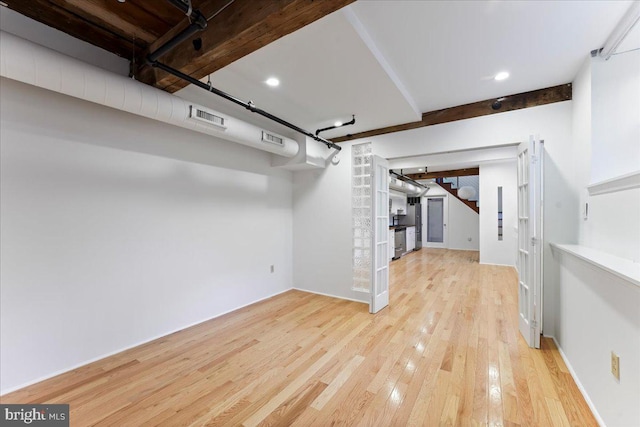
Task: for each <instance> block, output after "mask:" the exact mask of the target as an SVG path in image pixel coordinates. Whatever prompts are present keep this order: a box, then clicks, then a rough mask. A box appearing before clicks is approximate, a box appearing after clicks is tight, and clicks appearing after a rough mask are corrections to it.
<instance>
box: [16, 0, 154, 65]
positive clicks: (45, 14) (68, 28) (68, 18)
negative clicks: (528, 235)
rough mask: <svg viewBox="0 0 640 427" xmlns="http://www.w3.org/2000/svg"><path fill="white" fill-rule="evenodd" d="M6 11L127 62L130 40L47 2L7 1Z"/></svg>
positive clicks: (37, 0) (139, 41) (142, 43)
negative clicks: (34, 21)
mask: <svg viewBox="0 0 640 427" xmlns="http://www.w3.org/2000/svg"><path fill="white" fill-rule="evenodd" d="M8 7H9V8H10V9H12V10H14V11H16V12H18V13H20V14H22V15H25V16H27V17H29V18H31V19H34V20H36V21H39V22H42V23H43V24H45V25H48V26H50V27H53V28H56V29H58V30H60V31H63V32H65V33H67V34H69V35H71V36H73V37H76V38H78V39H80V40H83V41H85V42H87V43H90V44H93V45H95V46H100V47H102V48H103V49H106V50H108V51H109V52H113V53H115V54H116V55H119V56H122V57H125V58H127V59H130V58H131V51H132V48H133V46H132V40H131V39H127V38H125V37H122V36H121V35H119V34H115V33H113V32H112V31H110V30H109V29H107V28H103V27H101V26H99V25H96V24H95V23H94V22H91V21H89V20H87V19H85V18H84V17H82V16H79V15H77V14H75V13H73V12H71V11H70V10H68V9H67V8H66V7H61V6H60V5H57V4H55V3H53V2H50V1H47V0H30V1H11V2H8ZM141 45H143V46H146V43H144V41H142V40H137V41H136V47H137V48H140V46H141Z"/></svg>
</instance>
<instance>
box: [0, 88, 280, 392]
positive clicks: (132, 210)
mask: <svg viewBox="0 0 640 427" xmlns="http://www.w3.org/2000/svg"><path fill="white" fill-rule="evenodd" d="M1 86H2V97H1V105H0V108H1V110H2V116H1V127H0V129H1V134H0V141H1V146H0V148H1V153H2V156H1V157H2V159H1V161H2V167H1V179H0V184H1V187H0V191H1V193H0V195H1V200H2V203H1V215H0V218H1V222H0V231H1V233H0V234H1V242H0V244H1V247H0V250H1V252H2V260H1V263H2V264H1V268H0V274H1V275H0V281H1V286H0V292H1V294H0V295H1V297H0V300H1V309H0V316H1V317H0V327H1V329H0V340H1V341H0V343H1V345H0V347H1V357H0V363H1V365H0V378H1V381H2V382H1V388H2V391H3V392H7V391H9V390H10V389H13V388H16V387H19V386H21V385H25V384H27V383H30V382H33V381H35V380H39V379H42V378H43V377H47V376H50V375H52V374H54V373H57V372H60V371H64V370H68V369H70V368H72V367H75V366H77V365H80V364H84V363H86V362H87V361H90V360H92V359H96V358H100V357H102V356H105V355H108V354H110V353H113V352H117V351H119V350H121V349H125V348H128V347H131V346H134V345H137V344H139V343H141V342H144V341H147V340H150V339H152V338H155V337H158V336H162V335H165V334H167V333H170V332H172V331H175V330H177V329H181V328H184V327H186V326H188V325H191V324H194V323H198V322H201V321H203V320H206V319H209V318H211V317H214V316H217V315H219V314H221V313H224V312H227V311H230V310H233V309H235V308H238V307H240V306H243V305H246V304H249V303H251V302H254V301H256V300H259V299H262V298H265V297H268V296H270V295H273V294H276V293H279V292H282V291H284V290H286V289H289V288H291V287H292V264H291V263H292V235H291V233H292V197H291V195H292V182H291V180H292V175H291V173H290V172H287V171H283V170H279V169H274V168H271V167H270V162H271V158H270V155H269V154H268V153H264V152H260V151H257V150H254V149H251V148H248V147H244V146H241V145H237V144H233V143H230V142H225V141H221V140H216V139H214V138H211V137H207V136H205V135H201V134H197V133H192V132H190V131H187V130H184V129H180V128H177V127H172V126H169V125H165V124H162V123H158V122H155V121H151V120H146V119H142V118H139V117H137V116H133V115H129V114H126V113H123V112H119V111H116V110H111V109H108V108H105V107H100V106H98V105H95V104H91V103H85V102H82V101H78V100H76V99H73V98H69V97H65V96H63V95H59V94H55V93H52V92H48V91H44V90H42V89H38V88H34V87H31V86H27V85H24V84H21V83H17V82H14V81H11V80H6V79H2V80H1ZM270 265H274V266H275V273H273V274H272V273H270Z"/></svg>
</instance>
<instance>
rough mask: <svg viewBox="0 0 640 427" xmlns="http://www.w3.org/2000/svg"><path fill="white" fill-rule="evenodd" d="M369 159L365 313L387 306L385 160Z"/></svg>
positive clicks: (386, 185) (387, 234) (388, 243)
mask: <svg viewBox="0 0 640 427" xmlns="http://www.w3.org/2000/svg"><path fill="white" fill-rule="evenodd" d="M371 161H372V163H371V164H372V168H371V173H372V179H371V183H372V186H371V196H372V202H373V204H372V206H373V209H372V217H373V218H372V219H373V221H372V223H373V227H372V228H373V236H372V237H373V239H372V241H373V251H372V254H371V255H372V260H371V302H370V304H369V312H371V313H377V312H378V311H380V310H382V309H383V308H385V307H386V306H388V305H389V245H390V244H392V242H389V179H388V177H389V163H388V162H387V161H386V160H385V159H383V158H382V157H379V156H371Z"/></svg>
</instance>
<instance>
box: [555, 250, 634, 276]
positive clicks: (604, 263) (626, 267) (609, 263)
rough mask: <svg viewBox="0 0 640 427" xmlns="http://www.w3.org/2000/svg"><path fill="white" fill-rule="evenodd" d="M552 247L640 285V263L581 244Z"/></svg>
mask: <svg viewBox="0 0 640 427" xmlns="http://www.w3.org/2000/svg"><path fill="white" fill-rule="evenodd" d="M550 245H551V247H552V248H554V249H557V250H559V251H561V252H565V253H568V254H570V255H573V256H575V257H577V258H580V259H581V260H583V261H586V262H588V263H589V264H591V265H595V266H596V267H599V268H601V269H603V270H605V271H608V272H609V273H611V274H613V275H615V276H618V277H620V278H621V279H624V280H626V281H627V282H629V283H631V284H634V285H636V286H638V287H640V263H637V262H633V261H631V260H629V259H625V258H620V257H618V256H615V255H611V254H608V253H606V252H602V251H599V250H597V249H592V248H588V247H586V246H580V245H561V244H558V243H551V244H550Z"/></svg>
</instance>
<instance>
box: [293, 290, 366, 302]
mask: <svg viewBox="0 0 640 427" xmlns="http://www.w3.org/2000/svg"><path fill="white" fill-rule="evenodd" d="M293 289H295V290H296V291H301V292H307V293H310V294H316V295H322V296H323V297H331V298H338V299H343V300H347V301H353V302H359V303H361V304H369V303H368V302H365V301H361V300H358V299H354V298H347V297H339V296H337V295H332V294H325V293H324V292H316V291H310V290H308V289H300V288H295V287H294V288H293Z"/></svg>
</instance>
